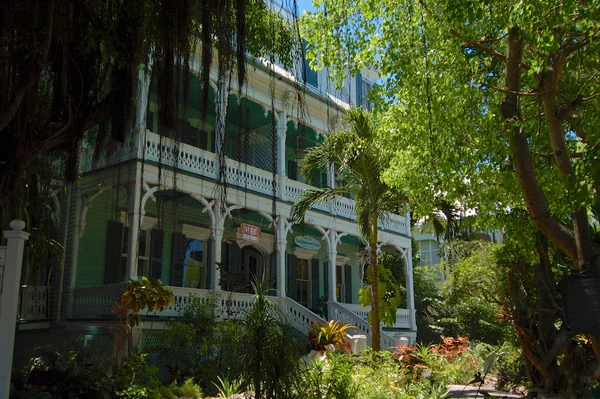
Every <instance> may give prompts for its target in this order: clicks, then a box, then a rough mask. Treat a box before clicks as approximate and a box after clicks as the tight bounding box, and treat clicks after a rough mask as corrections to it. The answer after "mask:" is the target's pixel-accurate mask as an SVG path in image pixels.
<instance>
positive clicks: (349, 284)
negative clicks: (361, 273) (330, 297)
mask: <svg viewBox="0 0 600 399" xmlns="http://www.w3.org/2000/svg"><path fill="white" fill-rule="evenodd" d="M344 269H345V270H344V280H345V281H344V284H345V285H346V298H345V299H346V301H345V302H346V303H352V268H351V267H350V265H345V266H344Z"/></svg>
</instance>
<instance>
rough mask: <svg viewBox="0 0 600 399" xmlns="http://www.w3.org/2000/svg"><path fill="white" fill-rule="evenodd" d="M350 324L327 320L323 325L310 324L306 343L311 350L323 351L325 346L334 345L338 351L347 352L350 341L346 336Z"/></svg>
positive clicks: (350, 326)
mask: <svg viewBox="0 0 600 399" xmlns="http://www.w3.org/2000/svg"><path fill="white" fill-rule="evenodd" d="M351 328H354V326H352V325H350V324H341V323H340V322H339V320H329V321H328V322H326V323H325V324H316V323H311V324H310V328H309V330H308V341H309V342H310V347H311V349H314V350H325V349H326V347H327V345H334V346H335V347H336V349H338V350H340V349H341V350H344V351H346V352H347V351H349V350H350V340H349V339H348V336H347V335H346V331H347V330H348V329H351Z"/></svg>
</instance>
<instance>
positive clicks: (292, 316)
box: [269, 297, 325, 335]
mask: <svg viewBox="0 0 600 399" xmlns="http://www.w3.org/2000/svg"><path fill="white" fill-rule="evenodd" d="M269 298H270V299H271V300H273V301H274V302H275V303H277V305H278V306H279V309H280V310H281V312H282V313H283V315H284V316H285V317H286V319H287V322H288V323H290V324H291V325H292V327H294V328H295V329H296V330H298V331H300V332H301V333H303V334H305V335H308V329H309V327H310V324H311V323H313V324H314V323H319V324H323V323H325V319H323V318H322V317H321V316H319V315H318V314H316V313H314V312H312V311H311V310H309V309H307V308H305V307H304V306H302V305H300V304H299V303H298V302H296V301H294V300H292V299H290V298H281V297H269Z"/></svg>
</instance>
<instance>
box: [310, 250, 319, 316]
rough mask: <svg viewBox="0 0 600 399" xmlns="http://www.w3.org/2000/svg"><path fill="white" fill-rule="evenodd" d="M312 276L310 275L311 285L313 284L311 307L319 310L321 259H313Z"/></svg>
mask: <svg viewBox="0 0 600 399" xmlns="http://www.w3.org/2000/svg"><path fill="white" fill-rule="evenodd" d="M311 268H312V270H311V276H310V285H311V299H312V300H311V302H312V303H311V308H312V309H314V310H317V311H318V310H319V298H320V295H319V294H320V292H319V260H318V259H313V260H312V261H311Z"/></svg>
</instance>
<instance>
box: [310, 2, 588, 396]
mask: <svg viewBox="0 0 600 399" xmlns="http://www.w3.org/2000/svg"><path fill="white" fill-rule="evenodd" d="M315 5H316V6H317V10H316V11H315V12H311V13H307V14H305V15H304V16H303V20H302V30H303V32H304V33H305V34H306V36H307V37H308V38H309V40H310V41H311V42H312V43H313V44H314V46H315V48H317V49H320V51H313V52H312V53H310V56H312V57H313V58H314V60H313V65H315V66H316V67H328V68H330V70H331V72H332V74H333V76H334V77H336V78H337V79H338V81H340V82H341V81H342V80H343V79H344V78H345V77H346V74H347V73H348V68H347V67H348V66H349V67H350V69H349V72H350V73H357V72H359V71H360V68H362V67H368V68H375V69H376V70H377V71H378V72H379V73H380V76H382V77H383V78H382V80H381V82H380V85H379V86H378V87H377V89H376V92H375V91H372V92H371V93H370V95H371V96H372V99H374V100H377V101H376V109H377V114H378V119H379V122H378V123H379V124H380V125H381V127H382V128H381V129H380V132H381V133H382V134H381V135H380V139H381V140H382V142H383V143H384V144H385V145H383V146H382V148H384V149H386V151H387V152H388V154H389V155H390V156H391V157H392V159H393V161H392V162H391V163H390V167H389V168H388V169H387V172H386V174H385V180H386V181H387V182H388V183H389V184H390V185H392V186H395V187H400V188H402V189H408V191H409V195H410V199H411V201H410V206H411V210H412V211H413V212H414V216H415V217H416V218H417V219H418V218H421V217H425V216H427V215H429V214H431V212H436V211H437V212H443V211H444V207H446V206H447V205H448V204H450V205H452V206H456V207H459V208H460V209H462V210H463V211H464V212H468V213H470V214H472V215H477V219H476V220H477V223H479V225H480V226H483V227H485V228H487V229H490V228H492V229H493V228H499V229H502V230H503V231H504V232H505V233H506V234H507V236H508V237H509V241H508V243H507V249H506V251H505V252H504V253H503V262H502V267H503V268H504V269H503V270H504V273H505V276H506V278H507V280H506V281H507V282H506V284H507V287H506V288H507V289H508V292H509V294H510V295H509V299H510V301H511V307H510V308H509V312H508V313H509V317H510V319H511V321H512V322H513V325H514V326H515V330H516V332H517V335H518V337H519V340H520V342H521V345H522V348H523V354H524V355H525V358H526V360H527V362H528V373H529V374H528V375H529V377H530V379H531V381H532V382H533V383H534V384H539V385H545V386H546V387H552V389H563V388H564V387H565V386H568V387H569V388H573V386H574V385H573V384H575V382H574V380H573V379H572V378H571V377H570V376H572V374H570V372H569V371H568V368H569V367H570V366H568V364H567V363H569V362H567V361H564V362H562V363H560V364H559V363H557V356H558V354H559V353H560V352H561V351H562V350H564V349H565V348H566V347H568V346H569V345H573V346H580V343H577V342H575V341H574V340H571V337H572V336H573V335H574V332H569V331H567V330H566V329H565V328H564V327H565V326H564V324H561V318H560V298H559V297H558V296H557V280H558V279H560V277H561V276H563V275H565V274H573V273H577V272H579V271H585V272H586V273H591V272H595V273H600V256H599V254H600V248H599V247H598V244H597V243H595V242H594V241H593V236H592V229H591V227H593V226H597V220H598V215H599V213H600V212H599V210H600V162H599V158H598V156H599V154H600V153H599V150H600V120H599V116H598V112H597V110H598V101H599V99H598V95H599V91H600V80H599V76H598V70H599V66H600V65H599V62H600V60H599V59H598V56H597V54H598V52H599V50H600V48H599V46H600V44H599V41H598V39H600V9H599V4H598V2H596V1H578V0H565V1H547V0H534V1H527V2H506V1H500V0H492V1H486V2H472V1H466V0H465V1H462V0H459V1H452V2H446V1H437V0H431V1H428V0H419V1H412V0H406V1H388V0H383V1H373V0H366V1H362V0H356V1H354V0H350V1H348V0H320V1H317V2H316V4H315ZM319 28H323V29H319ZM532 315H534V317H532ZM592 342H597V341H594V338H592ZM595 353H596V357H600V345H598V344H597V343H596V344H595Z"/></svg>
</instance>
